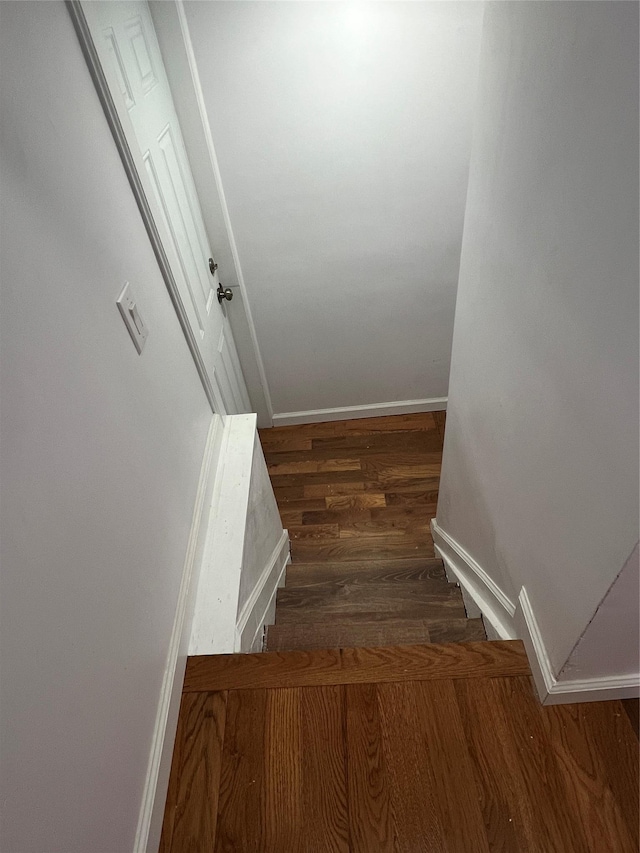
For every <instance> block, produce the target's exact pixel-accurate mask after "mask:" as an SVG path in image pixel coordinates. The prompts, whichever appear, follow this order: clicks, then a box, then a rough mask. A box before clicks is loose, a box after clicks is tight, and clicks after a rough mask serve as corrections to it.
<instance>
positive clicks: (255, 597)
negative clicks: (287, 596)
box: [236, 530, 291, 652]
mask: <svg viewBox="0 0 640 853" xmlns="http://www.w3.org/2000/svg"><path fill="white" fill-rule="evenodd" d="M290 560H291V557H290V554H289V533H288V531H287V530H283V531H282V535H281V536H280V539H279V540H278V542H277V544H276V547H275V548H274V549H273V553H272V554H271V556H270V558H269V560H268V561H267V564H266V566H265V567H264V569H263V570H262V573H261V575H260V577H259V578H258V581H257V583H256V585H255V587H254V589H253V591H252V592H251V595H250V596H249V598H248V599H247V600H246V602H245V604H244V607H243V608H242V610H241V611H240V613H239V615H238V620H237V622H236V650H237V651H240V652H250V651H260V648H259V647H260V646H261V641H262V633H263V631H264V628H265V625H267V624H270V620H269V611H270V609H271V604H272V602H273V601H274V599H275V596H276V593H277V591H278V587H280V586H282V585H283V583H284V577H285V574H286V569H287V565H288V563H289V562H290ZM256 645H257V646H259V647H258V648H256Z"/></svg>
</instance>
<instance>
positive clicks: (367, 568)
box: [286, 558, 447, 587]
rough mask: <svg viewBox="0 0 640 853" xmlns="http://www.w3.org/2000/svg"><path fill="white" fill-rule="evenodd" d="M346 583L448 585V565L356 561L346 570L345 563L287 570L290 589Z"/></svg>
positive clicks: (297, 565)
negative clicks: (431, 583)
mask: <svg viewBox="0 0 640 853" xmlns="http://www.w3.org/2000/svg"><path fill="white" fill-rule="evenodd" d="M343 580H344V581H354V582H356V583H357V582H359V583H372V582H377V581H389V582H391V581H394V582H403V581H407V580H423V581H427V580H428V581H439V582H441V583H443V584H445V585H447V578H446V575H445V572H444V564H443V562H442V560H438V559H428V558H427V559H420V558H419V559H415V558H414V559H404V560H403V559H397V560H393V559H391V560H353V561H351V562H350V563H349V564H348V566H346V567H345V565H344V563H292V564H291V565H289V566H287V576H286V585H287V587H292V586H297V587H300V586H309V585H313V584H316V583H325V582H340V581H343Z"/></svg>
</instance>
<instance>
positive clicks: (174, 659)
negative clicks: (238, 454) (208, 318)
mask: <svg viewBox="0 0 640 853" xmlns="http://www.w3.org/2000/svg"><path fill="white" fill-rule="evenodd" d="M222 432H223V430H222V418H221V417H220V416H219V415H214V416H213V417H212V419H211V424H210V426H209V433H208V435H207V441H206V445H205V450H204V456H203V460H202V466H201V469H200V479H199V481H198V488H197V491H196V499H195V505H194V510H193V517H192V521H191V530H190V531H189V540H188V544H187V553H186V557H185V561H184V567H183V570H182V579H181V581H180V590H179V592H178V600H177V604H176V612H175V617H174V620H173V628H172V631H171V639H170V641H169V651H168V652H167V662H166V666H165V671H164V676H163V679H162V687H161V689H160V699H159V702H158V709H157V713H156V721H155V726H154V730H153V737H152V740H151V753H150V756H149V765H148V768H147V775H146V779H145V784H144V790H143V796H142V805H141V808H140V815H139V817H138V826H137V829H136V836H135V842H134V846H133V849H134V853H154V852H155V851H157V849H158V846H159V844H160V833H161V831H162V819H163V816H164V804H165V800H166V796H167V787H168V784H169V771H170V769H171V758H172V754H173V745H174V741H175V737H176V729H177V724H178V711H179V709H180V696H181V694H182V682H183V680H184V670H185V666H186V662H187V649H188V645H189V638H190V636H191V622H192V619H193V611H194V599H195V591H196V589H197V586H198V571H199V568H200V561H201V559H202V553H203V550H204V540H205V537H206V530H207V522H208V520H209V513H208V508H209V505H210V503H211V499H212V494H213V484H214V480H215V477H214V476H212V475H213V473H214V472H215V469H216V465H215V461H216V460H217V458H218V456H219V454H220V447H221V442H222Z"/></svg>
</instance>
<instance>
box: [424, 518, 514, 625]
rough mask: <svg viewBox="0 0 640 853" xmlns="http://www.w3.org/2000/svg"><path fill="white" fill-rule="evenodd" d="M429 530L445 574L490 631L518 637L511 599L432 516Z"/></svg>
mask: <svg viewBox="0 0 640 853" xmlns="http://www.w3.org/2000/svg"><path fill="white" fill-rule="evenodd" d="M431 534H432V536H433V544H434V546H435V550H436V553H437V554H438V555H439V556H440V557H441V559H442V560H443V562H444V564H445V571H446V573H447V577H448V578H449V580H450V581H455V582H457V583H459V584H460V586H461V587H462V588H463V589H464V592H465V597H466V596H468V597H470V598H471V599H472V600H473V602H474V603H475V604H476V606H477V608H478V610H479V611H480V612H481V613H482V616H483V618H484V619H485V621H486V622H488V623H489V624H490V626H491V628H492V629H493V632H491V631H490V633H494V634H495V635H496V636H497V638H498V639H501V640H515V639H517V638H518V636H519V635H518V632H517V629H516V624H515V622H514V619H513V616H514V613H515V610H516V607H515V604H514V603H513V602H512V601H511V599H510V598H509V597H508V596H507V595H506V594H505V593H504V592H503V590H502V589H500V587H499V586H498V585H497V584H496V582H495V581H494V580H493V579H492V578H491V577H490V576H489V574H488V573H487V572H486V571H485V570H484V569H483V568H482V566H480V565H479V564H478V563H477V562H476V561H475V560H474V559H473V557H472V556H471V555H470V554H469V553H467V551H465V549H464V548H463V547H462V545H460V543H459V542H456V540H455V539H454V538H453V537H452V536H450V535H449V534H448V533H446V532H445V531H444V530H443V529H442V528H441V527H439V525H438V522H437V521H436V519H435V518H433V519H431Z"/></svg>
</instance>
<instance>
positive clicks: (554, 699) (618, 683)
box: [516, 587, 640, 705]
mask: <svg viewBox="0 0 640 853" xmlns="http://www.w3.org/2000/svg"><path fill="white" fill-rule="evenodd" d="M516 622H517V625H518V629H519V633H520V636H521V637H522V641H523V642H524V646H525V649H526V650H527V656H528V658H529V664H530V666H531V672H532V673H533V680H534V682H535V685H536V690H537V691H538V696H539V697H540V701H541V702H542V704H543V705H561V704H565V703H572V702H604V701H607V700H609V699H630V698H631V697H635V696H638V694H639V692H640V674H639V673H630V674H629V675H612V676H605V677H597V678H586V679H573V680H572V679H568V680H566V681H559V680H558V679H557V677H556V674H555V673H554V671H553V668H552V666H551V661H550V659H549V655H548V652H547V648H546V646H545V643H544V639H543V637H542V633H541V632H540V628H539V626H538V621H537V619H536V616H535V613H534V610H533V607H532V605H531V601H530V599H529V595H528V593H527V590H526V589H525V587H522V589H521V590H520V594H519V596H518V609H517V611H516Z"/></svg>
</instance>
